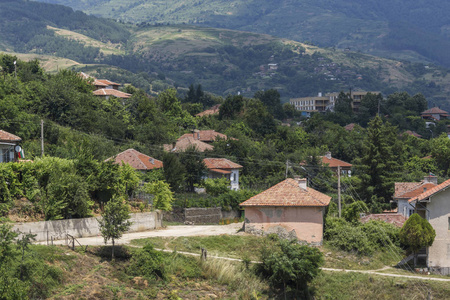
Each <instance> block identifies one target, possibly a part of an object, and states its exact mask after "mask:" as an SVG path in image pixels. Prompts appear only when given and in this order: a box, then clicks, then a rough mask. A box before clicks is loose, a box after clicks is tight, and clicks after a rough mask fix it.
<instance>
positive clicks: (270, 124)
mask: <svg viewBox="0 0 450 300" xmlns="http://www.w3.org/2000/svg"><path fill="white" fill-rule="evenodd" d="M244 120H245V122H246V123H247V125H248V127H250V128H251V129H252V130H253V131H254V132H256V133H257V134H259V135H261V136H265V135H266V134H270V133H275V132H276V123H275V120H274V119H273V116H272V115H271V114H270V113H269V112H268V111H267V108H266V107H265V106H264V104H263V103H262V102H261V101H260V100H257V99H250V100H249V101H248V102H247V103H246V107H245V113H244Z"/></svg>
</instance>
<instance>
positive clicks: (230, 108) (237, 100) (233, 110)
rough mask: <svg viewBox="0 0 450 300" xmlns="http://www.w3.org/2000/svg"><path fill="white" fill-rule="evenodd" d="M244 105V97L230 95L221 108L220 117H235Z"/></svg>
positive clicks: (221, 118)
mask: <svg viewBox="0 0 450 300" xmlns="http://www.w3.org/2000/svg"><path fill="white" fill-rule="evenodd" d="M243 106H244V97H242V96H228V97H227V98H226V99H225V101H224V102H223V104H222V105H221V106H220V108H219V119H220V120H223V119H232V118H234V117H235V116H236V115H237V114H238V113H239V112H240V111H241V109H242V107H243Z"/></svg>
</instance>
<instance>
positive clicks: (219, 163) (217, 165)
mask: <svg viewBox="0 0 450 300" xmlns="http://www.w3.org/2000/svg"><path fill="white" fill-rule="evenodd" d="M203 162H204V163H205V165H206V167H207V168H208V169H210V170H212V169H225V170H231V169H241V168H242V166H241V165H238V164H237V163H234V162H232V161H231V160H229V159H226V158H205V159H203Z"/></svg>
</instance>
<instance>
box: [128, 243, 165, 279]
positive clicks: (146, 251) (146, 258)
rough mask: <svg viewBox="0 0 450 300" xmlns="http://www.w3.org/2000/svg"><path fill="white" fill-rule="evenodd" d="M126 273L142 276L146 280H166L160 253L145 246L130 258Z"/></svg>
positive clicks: (150, 246)
mask: <svg viewBox="0 0 450 300" xmlns="http://www.w3.org/2000/svg"><path fill="white" fill-rule="evenodd" d="M128 273H129V274H130V275H133V276H143V277H145V278H147V279H153V280H155V279H163V280H164V279H166V270H165V268H164V259H163V255H162V253H161V252H159V251H157V250H155V249H154V248H153V246H152V245H151V244H147V245H145V246H144V248H142V249H141V250H139V251H137V252H136V254H134V255H133V257H132V258H131V262H130V266H129V268H128Z"/></svg>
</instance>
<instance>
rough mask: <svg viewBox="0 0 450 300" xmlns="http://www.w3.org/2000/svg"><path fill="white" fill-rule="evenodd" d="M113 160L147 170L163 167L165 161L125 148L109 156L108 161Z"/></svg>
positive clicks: (140, 169) (139, 169)
mask: <svg viewBox="0 0 450 300" xmlns="http://www.w3.org/2000/svg"><path fill="white" fill-rule="evenodd" d="M109 160H113V161H114V163H115V164H119V165H123V164H129V165H130V166H131V167H132V168H133V169H135V170H138V171H141V172H146V171H150V170H154V169H161V168H162V167H163V162H162V161H160V160H157V159H154V158H153V157H150V156H148V155H145V154H144V153H141V152H139V151H136V150H134V149H128V150H125V151H123V152H121V153H119V154H117V155H116V156H113V157H110V158H108V159H107V160H106V161H109Z"/></svg>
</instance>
